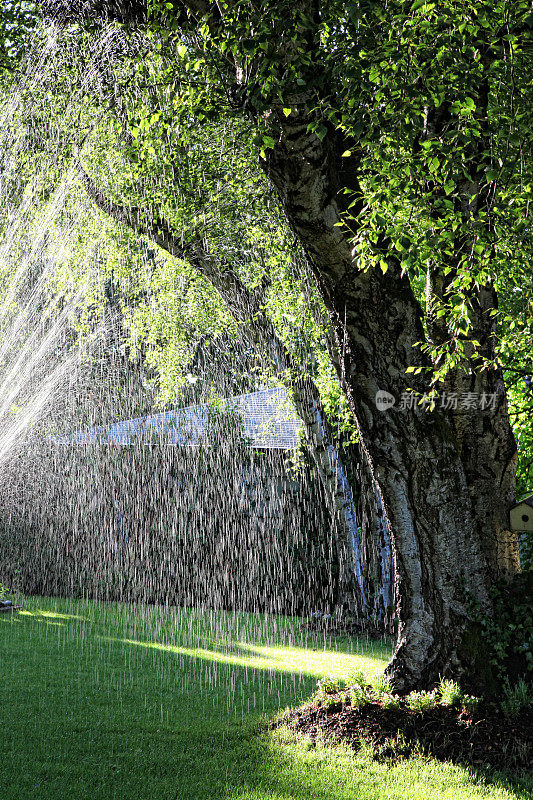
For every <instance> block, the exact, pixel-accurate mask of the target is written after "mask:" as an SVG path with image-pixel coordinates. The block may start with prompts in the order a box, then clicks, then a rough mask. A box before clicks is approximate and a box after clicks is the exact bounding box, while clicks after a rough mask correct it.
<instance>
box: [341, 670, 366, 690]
mask: <svg viewBox="0 0 533 800" xmlns="http://www.w3.org/2000/svg"><path fill="white" fill-rule="evenodd" d="M367 683H368V678H367V677H366V675H365V673H364V672H363V671H362V670H357V672H353V673H352V674H351V675H349V676H348V678H347V679H346V684H347V685H348V686H366V685H367Z"/></svg>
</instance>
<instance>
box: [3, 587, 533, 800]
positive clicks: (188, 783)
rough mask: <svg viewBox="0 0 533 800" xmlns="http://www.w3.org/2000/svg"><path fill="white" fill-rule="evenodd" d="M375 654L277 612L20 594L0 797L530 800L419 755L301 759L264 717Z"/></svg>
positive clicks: (11, 635)
mask: <svg viewBox="0 0 533 800" xmlns="http://www.w3.org/2000/svg"><path fill="white" fill-rule="evenodd" d="M389 655H390V652H389V649H388V647H387V646H386V645H385V644H383V645H379V644H375V643H374V644H372V643H368V642H365V641H359V642H358V643H354V642H353V641H348V640H344V641H342V640H329V639H325V638H324V637H322V636H320V635H307V634H305V635H304V634H301V633H300V632H299V630H298V628H297V625H296V621H295V620H291V619H288V618H283V617H265V616H259V615H251V614H249V615H246V614H241V615H237V616H234V615H232V614H229V613H224V612H219V613H210V612H203V613H202V612H191V611H180V610H176V609H162V608H157V607H146V606H144V607H143V606H137V607H135V606H127V605H120V604H114V603H101V604H97V603H86V602H83V601H67V600H50V599H39V598H27V599H26V601H25V612H23V613H21V614H19V615H17V616H16V617H12V618H11V617H10V618H7V619H6V618H5V617H3V618H2V619H1V620H0V659H1V662H0V664H1V669H0V737H1V739H0V742H1V745H0V800H52V798H53V800H59V799H61V800H63V798H64V799H65V800H67V798H68V800H115V799H116V800H181V798H184V799H185V798H187V800H222V799H225V800H229V799H231V800H236V799H237V798H238V799H239V800H333V799H334V798H335V800H358V799H359V798H360V799H361V800H362V799H363V798H364V800H373V798H376V800H377V799H378V798H379V799H380V800H382V799H383V800H384V799H385V798H387V799H388V798H394V799H396V798H398V800H400V799H403V798H405V800H417V798H420V800H422V799H423V800H427V798H437V797H438V798H450V800H451V798H453V800H467V799H468V800H471V798H498V800H508V799H509V798H518V797H529V796H531V794H530V792H531V789H532V785H533V784H528V785H526V783H525V782H522V783H521V784H520V785H517V784H514V785H513V786H510V785H509V784H507V782H506V780H505V778H504V776H501V777H500V778H498V777H497V776H496V777H495V776H492V777H491V779H490V780H489V779H488V778H480V777H479V776H476V775H474V774H471V773H470V772H469V771H468V770H466V769H464V768H460V767H455V766H452V765H444V764H440V763H438V762H435V761H432V760H428V759H411V760H410V761H407V762H404V763H398V764H396V765H390V764H382V763H377V762H375V761H373V760H372V759H371V758H370V755H369V753H368V752H366V751H365V750H364V749H363V751H362V752H361V753H359V754H358V755H355V754H354V753H352V752H351V751H349V750H346V749H343V748H336V749H335V750H328V749H325V748H323V747H321V746H320V745H319V746H318V747H315V748H312V747H310V746H309V745H308V744H307V743H306V742H305V741H304V742H294V741H292V740H291V739H290V737H287V736H286V735H283V733H279V732H278V733H276V734H271V733H269V732H268V731H267V730H266V724H265V723H266V721H267V720H268V719H269V718H271V717H272V716H273V715H274V714H275V713H276V712H277V711H278V710H279V709H281V708H284V707H286V706H289V705H295V704H297V703H299V702H301V701H302V700H303V699H304V698H306V697H308V696H309V695H310V694H311V693H312V691H313V689H314V687H315V684H316V680H317V678H319V677H324V676H326V675H329V676H331V677H332V678H336V679H342V678H346V677H348V676H349V675H350V674H353V673H355V672H357V671H359V670H361V669H362V670H364V671H366V672H367V674H369V675H372V674H375V673H376V672H379V671H380V670H382V669H383V667H384V666H385V664H386V662H387V659H388V657H389Z"/></svg>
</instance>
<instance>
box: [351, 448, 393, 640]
mask: <svg viewBox="0 0 533 800" xmlns="http://www.w3.org/2000/svg"><path fill="white" fill-rule="evenodd" d="M356 471H357V495H358V500H357V517H358V519H359V520H360V525H361V561H362V563H363V565H364V571H365V584H366V588H367V603H368V617H369V619H370V620H372V623H373V624H374V625H375V627H376V628H377V629H378V630H381V631H383V632H386V633H392V630H393V625H394V614H395V607H394V574H393V568H392V544H391V538H390V533H389V528H388V523H387V517H386V515H385V509H384V508H383V504H382V502H381V493H380V491H379V489H378V487H377V486H376V485H375V483H374V480H373V478H372V474H371V472H370V470H369V468H368V465H367V464H366V463H365V457H364V454H363V453H362V451H361V450H360V448H359V453H358V459H357V465H356Z"/></svg>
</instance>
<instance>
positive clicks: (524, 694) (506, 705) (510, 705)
mask: <svg viewBox="0 0 533 800" xmlns="http://www.w3.org/2000/svg"><path fill="white" fill-rule="evenodd" d="M503 694H504V699H503V700H502V702H501V707H502V711H503V713H504V714H505V715H506V716H507V717H516V716H518V714H519V713H520V712H521V711H522V710H523V709H526V708H529V706H531V705H533V686H532V685H531V684H529V683H527V682H526V681H525V680H524V679H523V678H521V679H520V680H519V681H518V682H517V683H515V685H514V686H511V684H510V683H509V681H506V682H505V684H504V687H503Z"/></svg>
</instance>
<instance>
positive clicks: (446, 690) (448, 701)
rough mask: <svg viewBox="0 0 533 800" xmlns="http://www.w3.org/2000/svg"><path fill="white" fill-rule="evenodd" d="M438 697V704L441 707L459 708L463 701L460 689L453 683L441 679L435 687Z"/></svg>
mask: <svg viewBox="0 0 533 800" xmlns="http://www.w3.org/2000/svg"><path fill="white" fill-rule="evenodd" d="M437 691H438V693H439V695H440V702H441V705H443V706H459V705H461V703H462V700H463V692H462V691H461V687H460V686H459V684H458V683H456V682H455V681H450V680H444V678H442V679H441V682H440V683H439V685H438V687H437Z"/></svg>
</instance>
